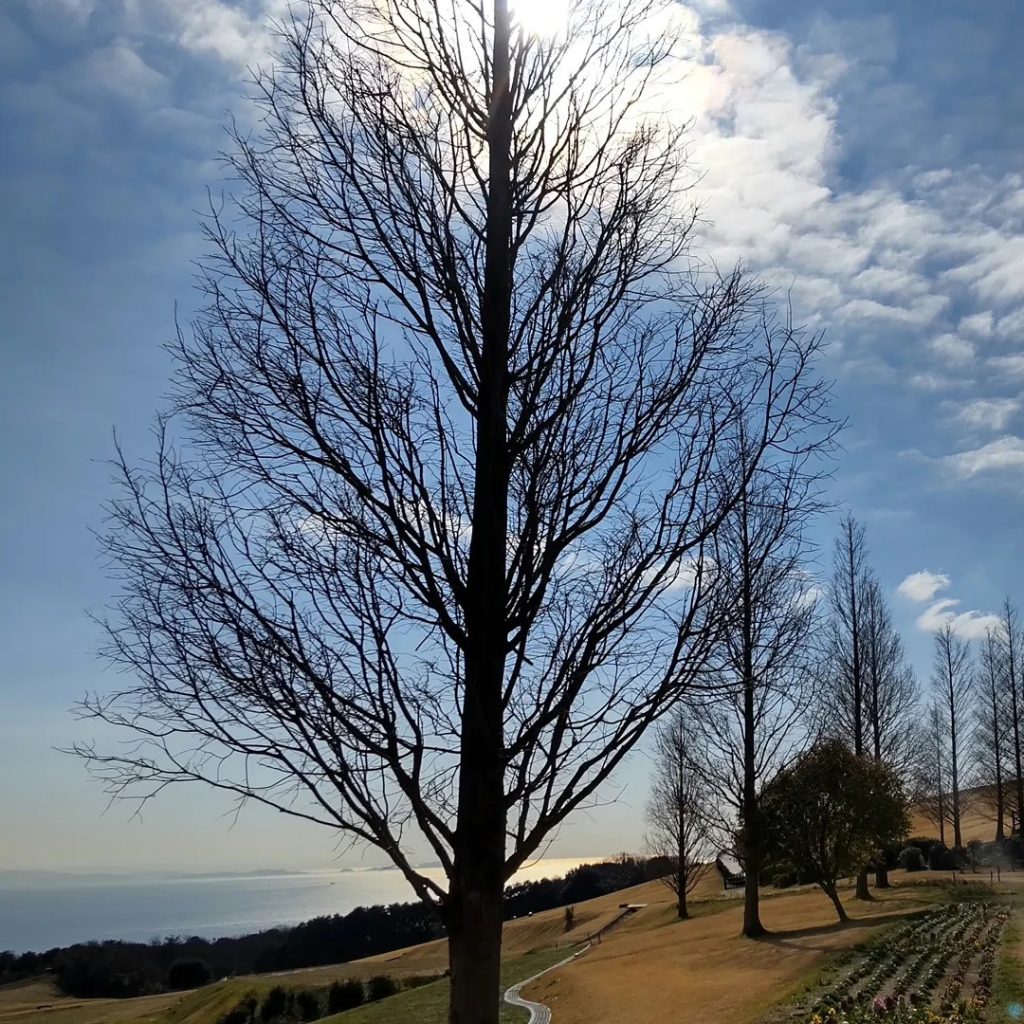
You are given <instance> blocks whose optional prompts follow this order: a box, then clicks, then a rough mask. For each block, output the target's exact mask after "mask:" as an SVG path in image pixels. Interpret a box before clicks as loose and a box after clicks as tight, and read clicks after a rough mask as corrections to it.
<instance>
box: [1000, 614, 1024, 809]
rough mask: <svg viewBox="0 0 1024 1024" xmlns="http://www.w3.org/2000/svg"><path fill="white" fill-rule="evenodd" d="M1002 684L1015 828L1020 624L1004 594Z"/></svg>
mask: <svg viewBox="0 0 1024 1024" xmlns="http://www.w3.org/2000/svg"><path fill="white" fill-rule="evenodd" d="M1002 620H1003V621H1002V627H1003V628H1002V636H1001V637H1000V640H1001V642H1002V647H1003V667H1004V677H1003V679H1004V685H1005V687H1006V695H1007V697H1008V698H1009V712H1010V737H1011V739H1012V742H1013V748H1012V750H1013V767H1014V793H1015V796H1016V798H1017V799H1016V808H1015V809H1016V814H1015V815H1014V819H1015V824H1016V828H1018V829H1021V828H1024V771H1022V761H1024V722H1022V720H1021V719H1022V716H1024V689H1022V687H1024V683H1022V682H1021V679H1022V678H1024V664H1022V663H1021V658H1022V654H1021V649H1020V644H1021V627H1020V621H1019V617H1018V614H1017V608H1016V606H1015V605H1014V604H1013V602H1012V601H1011V600H1010V599H1009V598H1008V597H1007V598H1006V599H1005V600H1004V601H1003V608H1002Z"/></svg>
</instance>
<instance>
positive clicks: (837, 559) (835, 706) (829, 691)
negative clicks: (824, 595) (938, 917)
mask: <svg viewBox="0 0 1024 1024" xmlns="http://www.w3.org/2000/svg"><path fill="white" fill-rule="evenodd" d="M871 582H872V577H871V572H870V569H869V567H868V563H867V548H866V545H865V540H864V527H863V526H862V525H861V524H860V523H858V522H857V521H856V520H855V519H854V518H853V516H852V515H849V514H847V515H846V516H844V517H843V519H842V521H841V522H840V527H839V536H838V537H837V538H836V540H835V543H834V546H833V550H832V580H831V586H830V587H829V603H830V606H831V616H830V619H829V628H828V633H827V639H826V666H827V667H826V672H825V677H824V680H823V681H824V683H825V684H826V685H825V686H824V687H823V689H822V696H823V697H824V700H823V704H822V716H823V718H824V720H825V721H826V723H827V725H826V727H825V734H826V735H830V736H838V737H841V738H842V739H843V740H845V741H846V742H848V743H849V744H850V746H851V747H852V748H853V752H854V754H856V755H857V756H858V757H861V756H864V755H865V754H866V753H867V748H866V736H865V729H866V725H867V685H866V678H865V665H864V654H865V650H864V648H865V639H866V638H865V611H866V610H865V605H866V604H867V602H868V593H869V591H870V589H871ZM857 898H858V899H863V900H866V899H870V898H871V894H870V892H869V891H868V874H867V868H866V867H864V866H863V865H862V866H861V869H860V870H859V871H858V872H857Z"/></svg>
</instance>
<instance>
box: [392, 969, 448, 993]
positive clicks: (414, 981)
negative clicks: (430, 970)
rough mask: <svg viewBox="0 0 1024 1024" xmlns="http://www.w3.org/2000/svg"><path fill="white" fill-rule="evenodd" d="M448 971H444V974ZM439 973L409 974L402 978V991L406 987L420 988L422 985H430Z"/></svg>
mask: <svg viewBox="0 0 1024 1024" xmlns="http://www.w3.org/2000/svg"><path fill="white" fill-rule="evenodd" d="M447 974H448V972H447V971H445V976H447ZM438 977H440V975H437V974H410V975H409V977H407V978H403V979H402V991H403V992H404V991H405V990H406V989H407V988H420V987H422V986H423V985H432V984H433V983H434V982H435V981H437V979H438Z"/></svg>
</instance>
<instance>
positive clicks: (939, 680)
mask: <svg viewBox="0 0 1024 1024" xmlns="http://www.w3.org/2000/svg"><path fill="white" fill-rule="evenodd" d="M932 685H933V687H934V690H935V700H936V703H937V705H938V706H939V708H940V709H941V714H942V719H943V725H944V727H945V730H946V736H947V738H948V740H949V786H950V805H949V806H950V820H951V821H952V824H953V845H954V846H955V847H962V846H963V835H962V831H961V824H962V817H963V814H962V811H963V808H962V807H961V803H960V777H961V773H962V772H963V769H964V766H965V764H966V760H967V759H966V747H967V740H968V736H969V729H968V722H967V716H968V712H969V708H970V699H971V695H972V694H971V648H970V645H969V644H968V643H967V641H965V640H961V639H960V638H959V637H958V636H957V635H956V632H955V631H954V629H953V626H952V624H951V623H949V622H947V623H945V625H944V626H943V627H942V629H940V630H939V631H938V633H936V634H935V656H934V660H933V663H932Z"/></svg>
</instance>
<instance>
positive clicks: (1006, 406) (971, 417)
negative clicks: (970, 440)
mask: <svg viewBox="0 0 1024 1024" xmlns="http://www.w3.org/2000/svg"><path fill="white" fill-rule="evenodd" d="M1019 411H1020V399H1017V398H975V399H974V400H972V401H970V402H965V403H964V404H963V405H962V406H960V408H959V410H958V412H957V414H956V418H957V420H958V421H959V422H960V423H963V424H964V425H965V426H968V427H971V428H972V429H975V430H1005V429H1006V427H1007V426H1008V425H1009V423H1010V421H1011V420H1012V419H1013V418H1014V416H1016V415H1017V413H1018V412H1019Z"/></svg>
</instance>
